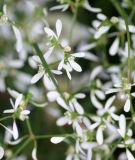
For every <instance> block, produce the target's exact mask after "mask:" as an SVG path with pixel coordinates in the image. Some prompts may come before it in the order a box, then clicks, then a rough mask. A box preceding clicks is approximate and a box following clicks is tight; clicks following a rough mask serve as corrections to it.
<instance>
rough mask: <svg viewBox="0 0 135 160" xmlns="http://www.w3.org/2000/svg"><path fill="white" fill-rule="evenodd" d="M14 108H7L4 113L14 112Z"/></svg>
mask: <svg viewBox="0 0 135 160" xmlns="http://www.w3.org/2000/svg"><path fill="white" fill-rule="evenodd" d="M14 111H15V110H14V109H7V110H4V112H3V113H14Z"/></svg>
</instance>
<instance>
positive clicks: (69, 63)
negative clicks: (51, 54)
mask: <svg viewBox="0 0 135 160" xmlns="http://www.w3.org/2000/svg"><path fill="white" fill-rule="evenodd" d="M67 47H68V48H69V46H66V47H65V51H66V48H67ZM84 56H85V53H83V52H80V53H74V54H70V51H69V50H68V52H67V51H66V52H65V54H64V57H63V59H62V60H61V62H60V63H59V65H58V70H62V69H65V70H66V73H67V76H68V78H69V79H71V74H70V72H72V70H73V69H74V70H75V71H77V72H81V71H82V68H81V66H80V65H79V64H78V63H76V62H75V58H81V57H84Z"/></svg>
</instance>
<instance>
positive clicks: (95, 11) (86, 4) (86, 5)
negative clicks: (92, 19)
mask: <svg viewBox="0 0 135 160" xmlns="http://www.w3.org/2000/svg"><path fill="white" fill-rule="evenodd" d="M84 8H86V9H87V10H88V11H90V12H94V13H98V12H101V11H102V10H101V9H100V8H93V7H91V6H90V5H89V3H88V1H85V3H84Z"/></svg>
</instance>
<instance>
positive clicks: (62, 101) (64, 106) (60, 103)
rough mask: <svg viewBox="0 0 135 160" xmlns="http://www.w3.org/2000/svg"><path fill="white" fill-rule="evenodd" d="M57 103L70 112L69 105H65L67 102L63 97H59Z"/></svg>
mask: <svg viewBox="0 0 135 160" xmlns="http://www.w3.org/2000/svg"><path fill="white" fill-rule="evenodd" d="M57 103H58V104H59V105H60V106H61V107H63V108H64V109H66V110H68V106H67V104H66V103H65V101H64V100H63V99H62V98H61V97H58V98H57Z"/></svg>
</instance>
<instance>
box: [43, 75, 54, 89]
mask: <svg viewBox="0 0 135 160" xmlns="http://www.w3.org/2000/svg"><path fill="white" fill-rule="evenodd" d="M43 84H44V86H45V87H46V88H47V89H48V90H55V89H56V87H55V85H54V83H53V81H52V80H51V78H50V77H48V76H47V75H46V74H44V77H43Z"/></svg>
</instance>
